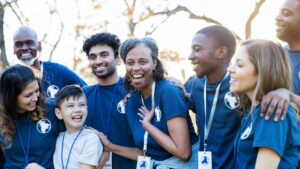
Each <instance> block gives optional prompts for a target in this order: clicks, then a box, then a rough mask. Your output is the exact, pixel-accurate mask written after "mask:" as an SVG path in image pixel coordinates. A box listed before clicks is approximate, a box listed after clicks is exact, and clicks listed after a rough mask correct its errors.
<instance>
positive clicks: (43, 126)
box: [36, 119, 51, 134]
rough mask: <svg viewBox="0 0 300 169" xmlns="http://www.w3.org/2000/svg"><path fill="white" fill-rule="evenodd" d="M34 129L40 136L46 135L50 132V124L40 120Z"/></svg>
mask: <svg viewBox="0 0 300 169" xmlns="http://www.w3.org/2000/svg"><path fill="white" fill-rule="evenodd" d="M36 129H37V131H39V132H40V133H41V134H46V133H48V132H49V131H50V130H51V122H50V121H49V120H48V119H41V120H39V121H38V123H37V124H36Z"/></svg>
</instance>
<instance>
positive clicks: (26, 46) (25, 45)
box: [20, 43, 28, 50]
mask: <svg viewBox="0 0 300 169" xmlns="http://www.w3.org/2000/svg"><path fill="white" fill-rule="evenodd" d="M20 48H21V49H22V50H27V49H28V45H27V44H26V43H23V44H22V45H21V47H20Z"/></svg>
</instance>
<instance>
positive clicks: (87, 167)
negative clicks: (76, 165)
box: [80, 163, 96, 169]
mask: <svg viewBox="0 0 300 169" xmlns="http://www.w3.org/2000/svg"><path fill="white" fill-rule="evenodd" d="M80 169H96V166H93V165H88V164H83V163H80Z"/></svg>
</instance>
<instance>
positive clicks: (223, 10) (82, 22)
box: [1, 0, 282, 83]
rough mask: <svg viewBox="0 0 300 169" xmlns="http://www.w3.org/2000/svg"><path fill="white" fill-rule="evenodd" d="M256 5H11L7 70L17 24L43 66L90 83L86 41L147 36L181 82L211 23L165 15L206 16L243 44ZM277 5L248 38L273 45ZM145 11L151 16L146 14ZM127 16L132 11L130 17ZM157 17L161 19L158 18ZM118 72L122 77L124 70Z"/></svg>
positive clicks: (55, 1)
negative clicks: (28, 31)
mask: <svg viewBox="0 0 300 169" xmlns="http://www.w3.org/2000/svg"><path fill="white" fill-rule="evenodd" d="M1 1H3V0H1ZM15 2H16V3H15ZM258 2H260V1H259V0H257V1H255V0H151V1H149V0H137V1H136V2H135V3H136V4H135V6H134V7H133V6H132V4H133V0H102V1H101V0H98V1H97V0H18V1H16V0H14V1H12V2H11V3H10V5H11V6H9V5H7V6H5V8H4V11H5V15H4V36H5V46H6V52H7V57H8V60H9V63H10V64H15V63H17V59H16V56H14V55H13V51H12V36H13V33H14V31H15V30H16V29H17V28H18V27H19V26H21V24H24V25H29V26H30V27H32V28H34V29H35V30H36V31H37V33H38V36H39V39H40V40H41V41H42V45H43V51H42V53H41V54H40V57H41V59H42V60H49V59H51V61H53V62H58V63H61V64H64V65H66V66H68V67H69V68H71V69H73V70H74V71H76V72H77V73H79V74H80V76H81V77H83V78H84V79H85V80H86V81H88V82H89V83H93V78H91V76H90V69H89V68H88V62H87V58H86V56H85V54H84V53H82V50H81V48H82V44H83V40H84V39H85V38H86V37H88V36H90V35H92V34H94V33H96V32H100V31H108V32H111V33H114V34H117V35H118V36H119V37H120V39H121V40H122V41H124V40H125V39H126V38H128V37H129V36H136V37H143V36H150V37H153V38H154V39H155V40H156V41H157V42H158V45H159V48H160V50H161V52H162V53H161V54H162V59H163V61H164V63H165V66H166V68H167V71H168V72H169V75H171V76H174V77H177V78H179V79H181V80H185V79H186V78H187V77H189V76H191V75H192V74H193V71H192V67H191V66H190V62H189V61H188V60H187V57H188V55H189V53H190V43H191V39H192V37H193V35H194V33H195V32H196V31H197V30H199V29H201V28H202V27H204V26H207V25H210V24H213V23H210V22H207V21H206V20H203V19H191V18H190V17H189V16H190V15H189V13H188V12H187V11H179V12H176V13H172V14H170V15H169V16H167V15H166V14H164V12H166V11H168V10H170V11H172V10H173V9H175V8H176V7H177V6H178V5H180V6H182V7H185V8H186V9H188V10H189V11H191V12H192V13H193V14H195V15H197V16H206V17H207V18H211V19H213V20H214V21H217V22H219V23H221V24H223V25H224V26H226V27H228V28H229V29H231V30H232V31H233V32H234V33H235V34H236V35H237V36H238V37H240V39H241V40H243V39H245V23H246V21H247V19H248V18H249V16H250V14H251V13H252V12H253V10H254V8H255V5H256V3H258ZM1 3H2V4H5V3H8V1H3V2H1ZM126 3H127V4H128V7H127V6H126ZM281 3H282V0H279V1H278V0H272V1H265V2H264V3H263V4H262V6H261V7H260V9H259V13H258V14H257V16H256V17H255V18H254V20H253V21H252V24H251V28H252V29H251V32H252V34H251V38H266V39H273V40H277V39H276V36H275V25H274V18H275V17H276V15H277V13H278V10H279V6H280V4H281ZM149 9H150V10H151V11H152V12H153V13H151V12H150V13H149ZM131 10H134V13H133V14H132V15H131V13H130V12H131ZM159 12H161V14H160V15H156V13H158V14H159ZM149 14H150V15H149ZM130 19H132V20H130ZM143 19H145V20H143ZM130 21H132V22H131V25H132V23H134V24H135V27H134V29H133V30H132V31H130V29H129V25H130V24H129V23H130ZM56 43H57V44H56ZM55 45H56V48H55V50H53V49H54V46H55ZM51 53H52V54H51ZM50 55H51V58H50ZM118 70H119V73H120V74H121V75H122V74H124V67H123V66H122V65H120V66H119V68H118Z"/></svg>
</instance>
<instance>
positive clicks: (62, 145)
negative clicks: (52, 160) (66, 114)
mask: <svg viewBox="0 0 300 169" xmlns="http://www.w3.org/2000/svg"><path fill="white" fill-rule="evenodd" d="M83 128H84V126H83V127H82V128H81V129H80V131H79V132H78V134H77V136H76V138H75V139H74V141H73V143H72V145H71V148H70V151H69V155H68V159H67V163H66V167H64V159H63V156H64V140H65V135H66V132H67V131H65V132H64V135H63V138H62V141H61V156H60V158H61V166H62V168H63V169H67V168H68V164H69V160H70V156H71V152H72V149H73V146H74V144H75V142H76V140H77V138H78V137H79V135H80V133H81V131H82V129H83Z"/></svg>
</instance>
